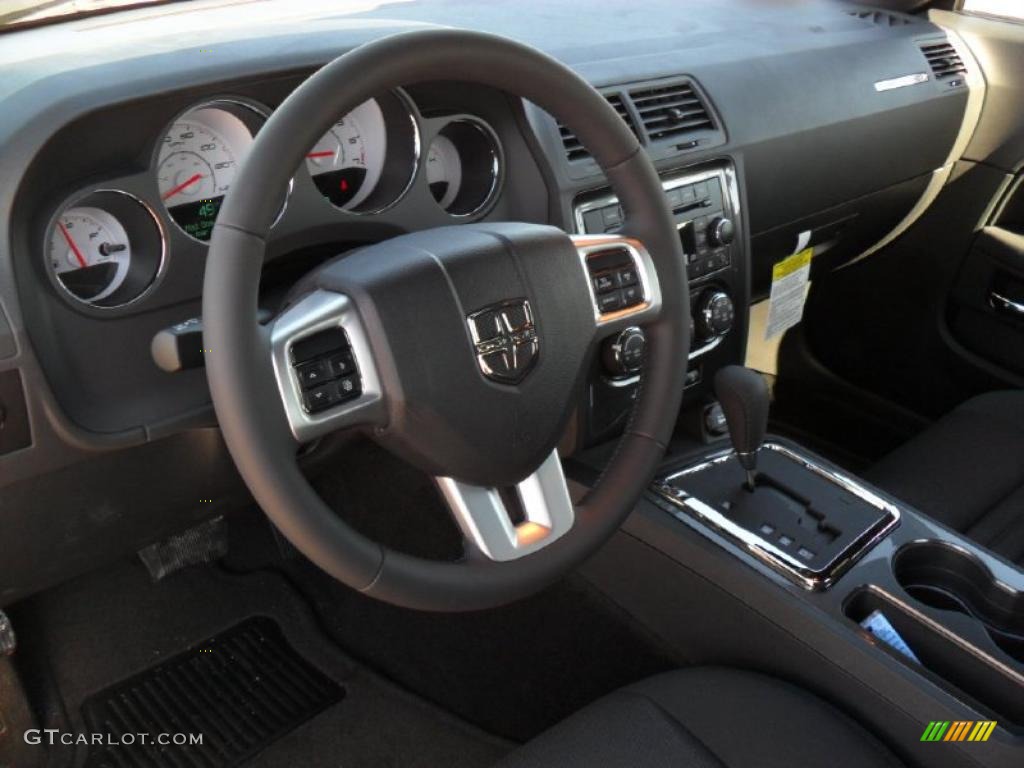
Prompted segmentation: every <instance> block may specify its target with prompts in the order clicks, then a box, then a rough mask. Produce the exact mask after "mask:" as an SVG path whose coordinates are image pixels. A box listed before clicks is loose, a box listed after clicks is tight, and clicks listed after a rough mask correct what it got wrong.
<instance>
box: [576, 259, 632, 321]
mask: <svg viewBox="0 0 1024 768" xmlns="http://www.w3.org/2000/svg"><path fill="white" fill-rule="evenodd" d="M585 258H586V265H587V272H588V273H589V274H590V282H591V285H592V286H593V289H594V305H595V307H596V309H597V314H598V316H599V319H602V318H604V317H605V316H607V315H611V314H613V313H616V312H620V311H623V310H627V309H632V308H633V307H639V306H640V305H642V304H644V302H645V300H646V297H645V295H644V287H643V283H642V281H641V279H640V270H639V267H638V264H637V255H636V254H635V253H634V252H633V250H632V249H630V248H626V247H623V246H622V245H619V244H614V245H609V246H608V247H606V248H594V249H593V250H591V251H590V252H589V253H587V254H586V257H585Z"/></svg>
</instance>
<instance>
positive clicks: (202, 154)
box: [43, 91, 504, 310]
mask: <svg viewBox="0 0 1024 768" xmlns="http://www.w3.org/2000/svg"><path fill="white" fill-rule="evenodd" d="M269 116H270V110H269V109H268V108H266V107H264V106H263V105H261V104H259V103H257V102H255V101H252V100H249V99H243V98H233V97H222V98H216V99H210V100H206V101H202V102H199V103H196V104H194V105H192V106H190V107H188V108H187V109H185V110H184V111H182V112H181V113H180V114H178V115H177V116H176V117H174V118H173V119H172V120H171V121H170V122H169V123H168V124H167V125H166V127H165V129H164V131H163V133H162V135H160V136H158V137H156V138H155V142H154V146H153V154H152V160H151V163H150V173H151V174H152V179H153V181H155V190H156V194H155V196H154V197H153V198H152V199H144V198H145V196H144V195H140V194H139V193H138V191H134V192H128V191H126V190H119V189H114V188H111V189H91V190H89V191H86V192H83V193H80V194H77V195H74V196H72V197H71V198H69V199H67V200H65V201H64V202H63V204H61V205H60V206H59V207H58V210H57V212H56V214H55V215H54V216H53V217H52V219H51V221H50V224H49V226H48V228H47V232H46V243H45V245H44V248H43V252H44V254H45V258H44V264H45V268H46V272H47V275H48V277H49V278H50V280H51V282H52V283H53V284H54V285H55V286H56V287H57V289H58V293H60V294H61V295H62V296H63V297H64V298H66V299H67V300H69V301H70V302H72V303H73V304H76V305H77V306H80V307H81V306H83V305H84V306H86V307H88V308H91V309H97V310H108V309H114V308H119V307H124V306H127V305H129V304H131V303H133V302H135V301H138V300H139V299H140V298H142V297H143V296H144V295H146V294H147V293H148V292H149V291H150V290H151V289H152V288H153V287H154V286H155V285H156V284H157V282H159V278H160V276H161V274H162V273H163V270H164V268H165V266H166V264H167V262H168V260H169V259H172V258H174V252H173V251H174V244H175V242H176V241H177V240H180V237H178V236H177V234H175V236H170V235H171V230H177V231H178V232H179V233H180V234H182V235H184V236H185V238H186V239H187V240H188V241H192V242H194V243H198V244H200V245H205V244H207V243H208V241H209V239H210V237H211V235H212V233H213V226H214V223H215V222H216V220H217V214H218V212H219V211H220V208H221V205H222V203H223V201H224V196H225V195H226V194H227V193H228V192H229V191H230V189H231V187H232V185H233V184H234V182H235V179H236V176H237V174H238V169H239V168H240V167H241V164H242V163H243V162H244V161H245V159H246V156H247V155H248V152H249V150H250V148H251V147H252V144H253V142H254V140H255V137H256V135H257V134H258V133H259V131H260V129H261V128H262V127H263V125H264V124H265V123H266V121H267V119H268V118H269ZM424 147H426V151H425V152H424V151H422V150H423V148H424ZM503 166H504V155H503V150H502V146H501V142H500V140H499V138H498V136H497V134H496V133H495V131H494V129H493V128H492V127H491V126H490V125H489V124H488V123H487V122H486V121H484V120H483V119H481V118H479V117H477V116H474V115H469V114H462V113H450V114H433V115H431V116H430V117H424V116H423V115H422V114H421V113H420V112H419V110H418V109H417V107H416V105H415V104H414V103H413V102H412V100H411V99H410V98H409V97H408V95H407V94H405V93H404V92H403V91H392V92H388V93H385V94H382V95H380V96H378V97H376V98H374V99H370V100H369V101H366V102H364V103H363V104H360V105H359V106H358V107H356V108H355V109H354V110H352V111H351V112H349V113H348V114H346V115H344V116H343V117H342V118H341V119H339V120H338V121H337V122H336V123H335V124H334V125H333V126H331V128H330V129H329V130H328V131H327V132H326V133H325V134H324V135H323V136H322V137H321V138H320V140H319V141H317V142H316V143H315V144H314V145H313V146H312V147H309V149H308V151H307V153H306V158H305V163H304V164H303V167H301V168H299V169H296V173H295V176H294V177H293V179H292V182H291V184H290V185H289V188H288V190H286V191H285V192H284V194H283V199H282V200H281V213H280V214H279V215H278V219H277V222H275V226H277V224H279V223H280V222H281V221H282V219H283V218H284V217H286V216H288V214H289V212H288V207H289V203H290V197H291V196H292V193H293V192H294V190H295V189H296V185H311V187H312V188H313V189H315V190H316V192H317V193H318V197H320V198H322V199H323V200H324V201H326V203H327V205H328V207H329V211H333V213H330V212H327V211H325V212H324V216H327V217H333V216H336V217H342V218H343V217H345V216H364V217H365V216H372V215H375V214H380V213H382V212H384V211H386V210H388V209H389V208H391V207H393V206H395V205H396V204H398V203H399V202H400V201H402V200H403V199H404V198H405V197H406V196H407V195H408V194H409V192H410V190H411V189H412V188H413V187H414V186H415V184H416V182H417V181H420V182H421V183H422V184H423V186H424V187H425V189H426V190H427V192H428V194H429V198H430V199H432V200H433V204H434V205H436V206H437V208H438V209H439V215H441V216H444V217H447V218H449V219H451V220H453V222H454V221H461V220H471V219H475V218H478V217H480V216H483V215H485V214H486V213H487V211H489V210H490V208H491V207H492V205H493V204H494V202H495V200H496V199H497V198H498V196H499V194H500V191H501V186H502V181H503V176H504V167H503ZM311 199H313V198H311V197H310V196H308V195H306V196H304V197H303V200H304V202H305V204H306V205H308V204H309V201H310V200H311Z"/></svg>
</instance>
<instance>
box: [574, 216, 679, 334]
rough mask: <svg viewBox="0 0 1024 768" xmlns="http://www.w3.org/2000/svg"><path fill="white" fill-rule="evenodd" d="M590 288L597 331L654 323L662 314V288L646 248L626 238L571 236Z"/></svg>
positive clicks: (633, 239)
mask: <svg viewBox="0 0 1024 768" xmlns="http://www.w3.org/2000/svg"><path fill="white" fill-rule="evenodd" d="M570 238H571V239H572V241H573V244H574V245H575V246H576V251H577V253H579V256H580V263H581V265H582V266H583V275H584V279H586V280H587V283H588V285H589V288H590V298H591V301H592V303H593V308H594V325H595V330H596V331H600V333H601V335H602V336H606V335H608V332H609V331H616V330H621V329H623V328H627V327H629V326H632V325H644V324H645V323H649V322H652V321H653V320H655V319H656V318H657V317H658V315H659V314H660V313H661V284H660V283H659V281H658V272H657V270H656V269H655V266H654V260H653V259H652V258H651V254H650V253H649V252H648V250H647V248H646V246H645V245H644V244H643V243H642V242H641V241H639V240H637V239H636V238H633V237H626V236H623V235H570Z"/></svg>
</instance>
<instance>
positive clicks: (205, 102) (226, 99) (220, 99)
mask: <svg viewBox="0 0 1024 768" xmlns="http://www.w3.org/2000/svg"><path fill="white" fill-rule="evenodd" d="M224 104H227V105H229V106H231V107H233V108H241V109H244V110H248V111H249V112H252V113H253V114H254V115H256V116H257V117H258V118H259V119H260V120H261V121H262V122H260V124H259V128H260V129H262V127H263V125H264V124H265V123H266V122H267V120H269V119H270V115H271V113H272V110H271V109H270V108H269V107H268V106H266V105H265V104H261V103H260V102H258V101H255V100H253V99H247V98H245V97H242V96H230V95H228V96H214V97H211V98H208V99H202V100H201V101H197V102H195V103H193V104H189V105H188V106H187V107H185V108H184V109H182V110H180V111H179V112H177V113H175V115H174V117H172V118H171V119H170V120H169V121H167V123H165V124H164V127H163V129H162V130H161V131H160V133H159V134H158V135H157V137H156V141H155V142H154V146H153V153H152V157H151V158H150V163H149V167H150V172H151V174H152V176H153V180H154V182H157V173H158V171H159V168H160V148H161V146H162V145H163V138H164V136H166V135H167V133H168V131H169V130H170V129H171V126H172V125H174V124H175V123H176V122H178V121H179V120H181V119H182V118H183V117H184V116H185V115H188V114H190V113H192V112H196V111H198V110H201V109H207V108H210V107H212V108H217V107H218V105H224ZM224 111H229V110H224ZM229 113H230V112H229ZM246 128H247V129H249V126H248V125H247V126H246ZM258 131H259V129H257V131H252V130H250V135H251V137H252V139H253V140H254V141H255V139H256V134H257V133H258ZM294 187H295V179H294V178H291V179H289V180H288V188H287V189H286V190H285V194H284V200H283V201H282V203H281V210H280V211H278V214H277V216H276V217H275V219H274V221H273V223H271V225H270V226H271V227H274V226H275V225H276V224H277V223H278V222H279V221H281V219H282V217H283V216H284V214H285V211H286V210H287V208H288V201H289V199H290V198H291V194H292V190H293V189H294ZM156 197H157V200H159V201H160V208H161V210H162V211H163V214H164V216H166V218H167V220H168V221H170V222H171V224H173V225H174V229H176V230H177V231H178V232H180V233H181V234H183V235H184V236H185V237H187V238H188V239H189V240H191V241H192V242H193V243H198V244H199V245H202V246H205V247H209V245H210V241H209V240H200V239H199V238H198V237H195V236H194V235H191V234H189V233H188V232H186V231H185V229H184V227H182V226H181V225H180V224H179V223H178V222H177V221H175V219H174V217H173V216H172V215H171V212H170V209H169V208H168V207H167V205H166V204H165V203H164V201H163V199H162V197H161V195H160V188H159V182H157V191H156Z"/></svg>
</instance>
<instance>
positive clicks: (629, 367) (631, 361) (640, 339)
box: [601, 328, 647, 376]
mask: <svg viewBox="0 0 1024 768" xmlns="http://www.w3.org/2000/svg"><path fill="white" fill-rule="evenodd" d="M646 347H647V338H646V337H645V336H644V332H643V331H641V330H640V329H639V328H627V329H626V330H624V331H622V332H621V333H619V334H618V335H617V336H613V337H611V338H609V339H607V340H606V341H605V343H604V349H603V350H602V354H601V357H602V360H603V362H604V367H605V369H606V370H607V371H608V373H610V374H612V375H613V376H631V375H633V374H635V373H639V372H640V368H641V367H642V366H643V362H644V350H645V349H646Z"/></svg>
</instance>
